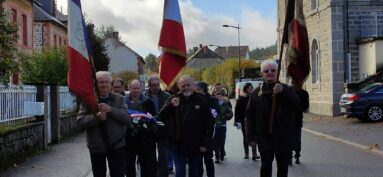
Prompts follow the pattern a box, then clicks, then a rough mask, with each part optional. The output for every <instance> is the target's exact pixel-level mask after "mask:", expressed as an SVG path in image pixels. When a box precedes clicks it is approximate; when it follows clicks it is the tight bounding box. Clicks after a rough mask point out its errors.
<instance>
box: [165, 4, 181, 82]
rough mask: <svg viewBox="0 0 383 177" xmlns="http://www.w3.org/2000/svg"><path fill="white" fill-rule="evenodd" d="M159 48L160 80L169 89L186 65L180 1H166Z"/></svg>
mask: <svg viewBox="0 0 383 177" xmlns="http://www.w3.org/2000/svg"><path fill="white" fill-rule="evenodd" d="M159 46H160V48H161V49H162V55H161V59H160V69H159V72H160V73H159V74H160V79H161V81H162V83H164V84H165V85H166V87H167V89H169V88H171V87H172V86H173V84H174V83H175V81H176V79H177V77H178V75H179V73H180V72H181V70H182V69H183V68H184V67H185V63H186V44H185V35H184V29H183V26H182V19H181V13H180V7H179V4H178V0H165V4H164V18H163V22H162V29H161V34H160V41H159Z"/></svg>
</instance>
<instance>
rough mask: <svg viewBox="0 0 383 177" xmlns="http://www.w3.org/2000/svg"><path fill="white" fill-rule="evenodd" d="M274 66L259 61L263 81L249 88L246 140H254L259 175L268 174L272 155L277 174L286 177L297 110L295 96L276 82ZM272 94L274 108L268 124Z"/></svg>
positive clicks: (251, 142) (297, 100) (252, 141)
mask: <svg viewBox="0 0 383 177" xmlns="http://www.w3.org/2000/svg"><path fill="white" fill-rule="evenodd" d="M277 68H278V65H277V63H276V62H274V61H271V60H268V61H264V62H263V63H262V64H261V71H262V76H263V84H262V85H261V86H259V87H257V88H256V89H255V90H254V91H253V93H252V94H251V97H250V100H249V103H248V105H247V108H246V125H247V135H248V141H249V143H250V145H255V142H257V145H258V150H259V152H260V154H261V162H262V164H261V170H260V171H261V172H260V173H261V177H271V175H272V163H273V160H274V157H275V159H276V161H277V167H278V170H277V173H278V174H277V176H278V177H287V174H288V162H289V159H291V154H290V153H291V150H292V149H293V147H294V135H295V132H294V131H295V119H294V115H295V113H296V112H297V111H298V110H299V99H298V97H297V95H296V94H294V93H293V92H292V89H291V88H290V87H288V86H287V85H285V84H282V83H279V82H278V78H277ZM273 97H274V98H275V99H276V109H275V116H274V118H273V122H272V124H271V123H270V117H271V112H272V102H273V101H272V100H273ZM270 125H271V131H270V127H269V126H270Z"/></svg>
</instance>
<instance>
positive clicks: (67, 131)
mask: <svg viewBox="0 0 383 177" xmlns="http://www.w3.org/2000/svg"><path fill="white" fill-rule="evenodd" d="M78 132H79V129H78V127H77V124H76V114H68V115H62V116H61V123H60V134H61V137H62V138H67V137H70V136H73V135H75V134H77V133H78Z"/></svg>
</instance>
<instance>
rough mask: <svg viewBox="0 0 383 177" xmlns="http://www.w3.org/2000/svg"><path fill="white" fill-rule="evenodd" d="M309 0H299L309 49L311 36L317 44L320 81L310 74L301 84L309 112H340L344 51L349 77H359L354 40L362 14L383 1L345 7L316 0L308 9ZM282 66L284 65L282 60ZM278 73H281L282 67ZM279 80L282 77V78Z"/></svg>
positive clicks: (338, 0) (336, 0) (340, 1)
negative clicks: (315, 81) (349, 65)
mask: <svg viewBox="0 0 383 177" xmlns="http://www.w3.org/2000/svg"><path fill="white" fill-rule="evenodd" d="M311 2H314V1H311V0H303V9H304V14H305V20H306V26H307V30H308V35H309V43H310V52H311V49H312V43H313V40H316V41H318V45H319V61H320V79H319V80H320V81H319V83H314V82H313V81H312V74H310V75H309V77H308V78H307V81H306V83H305V86H304V88H305V89H306V90H307V91H308V92H309V94H310V112H312V113H316V114H323V115H329V116H334V115H338V114H339V113H340V110H339V106H338V102H339V99H340V96H341V94H343V93H344V91H345V89H344V82H345V73H346V71H345V57H346V54H347V52H350V53H351V76H352V78H351V81H357V80H359V62H362V61H360V59H359V44H358V41H359V40H360V39H361V33H362V32H361V29H362V27H361V25H362V20H363V19H362V16H363V15H367V14H371V13H372V12H375V11H382V10H383V2H377V1H366V0H355V1H350V2H349V4H348V8H347V6H346V5H347V4H345V2H346V1H344V0H317V1H315V2H317V8H315V9H312V6H311ZM285 5H286V3H285V0H278V31H279V33H278V39H279V40H280V39H281V37H282V33H283V31H282V28H283V24H284V21H283V20H284V16H285V13H286V9H285ZM346 18H347V19H348V20H346ZM346 22H347V23H346ZM345 26H348V27H347V28H345ZM347 34H348V38H347ZM362 60H363V59H362ZM282 67H286V65H285V64H282ZM281 76H282V77H284V76H285V71H284V69H282V72H281ZM282 80H284V81H286V79H285V78H284V79H282Z"/></svg>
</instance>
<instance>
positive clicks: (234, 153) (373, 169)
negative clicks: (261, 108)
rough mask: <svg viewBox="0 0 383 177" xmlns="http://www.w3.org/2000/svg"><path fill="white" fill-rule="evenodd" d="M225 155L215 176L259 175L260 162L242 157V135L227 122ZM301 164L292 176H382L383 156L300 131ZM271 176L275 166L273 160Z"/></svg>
mask: <svg viewBox="0 0 383 177" xmlns="http://www.w3.org/2000/svg"><path fill="white" fill-rule="evenodd" d="M226 149H227V150H226V151H227V157H226V159H225V161H224V162H222V163H221V164H216V166H215V167H216V176H217V177H254V176H259V169H260V165H261V162H260V161H252V160H244V159H243V148H242V135H241V132H240V131H239V130H236V129H235V127H233V126H232V121H230V122H229V123H228V132H227V144H226ZM301 162H302V164H300V165H292V166H290V168H289V176H293V177H322V176H323V177H382V176H383V157H382V156H379V155H377V154H374V153H371V152H368V151H364V150H361V149H358V148H355V147H353V146H349V145H346V144H342V143H339V142H336V141H332V140H327V139H325V138H323V137H319V136H315V135H312V134H310V133H307V132H303V136H302V157H301ZM273 170H274V172H273V174H274V176H276V166H275V163H274V169H273Z"/></svg>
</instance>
